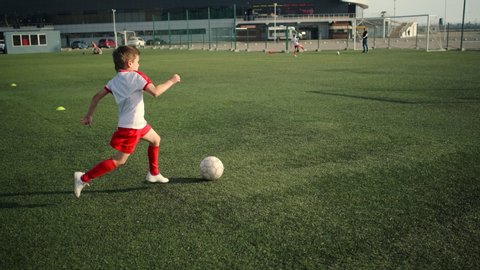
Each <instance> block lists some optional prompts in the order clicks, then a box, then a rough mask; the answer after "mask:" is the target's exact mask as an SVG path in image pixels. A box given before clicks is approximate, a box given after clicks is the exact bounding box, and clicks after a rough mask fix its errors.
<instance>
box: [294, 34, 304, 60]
mask: <svg viewBox="0 0 480 270" xmlns="http://www.w3.org/2000/svg"><path fill="white" fill-rule="evenodd" d="M292 47H293V56H295V57H296V56H297V54H298V53H299V52H300V49H302V51H305V48H304V47H303V46H302V44H300V42H299V41H298V37H297V35H296V34H293V36H292Z"/></svg>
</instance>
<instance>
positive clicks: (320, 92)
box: [307, 91, 479, 104]
mask: <svg viewBox="0 0 480 270" xmlns="http://www.w3.org/2000/svg"><path fill="white" fill-rule="evenodd" d="M307 93H314V94H321V95H328V96H337V97H348V98H356V99H365V100H373V101H382V102H390V103H398V104H442V103H444V104H449V103H452V104H453V103H479V102H478V101H477V100H478V99H476V98H472V99H466V98H458V99H461V100H463V101H410V100H401V99H392V98H379V97H367V96H358V95H348V94H341V93H331V92H322V91H307ZM467 100H471V101H467Z"/></svg>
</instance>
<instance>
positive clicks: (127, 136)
mask: <svg viewBox="0 0 480 270" xmlns="http://www.w3.org/2000/svg"><path fill="white" fill-rule="evenodd" d="M151 129H152V127H151V126H150V125H148V124H147V125H146V126H145V127H144V128H142V129H133V128H121V127H119V128H118V129H117V131H115V133H113V135H112V139H111V140H110V145H111V146H112V147H113V148H115V149H117V150H118V151H120V152H123V153H125V154H131V153H133V151H135V147H136V146H137V144H138V142H139V141H140V139H141V138H142V137H143V136H145V135H146V134H147V133H148V132H149V131H150V130H151Z"/></svg>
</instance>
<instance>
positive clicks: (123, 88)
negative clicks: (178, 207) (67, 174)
mask: <svg viewBox="0 0 480 270" xmlns="http://www.w3.org/2000/svg"><path fill="white" fill-rule="evenodd" d="M139 60H140V51H139V50H138V49H137V48H135V47H132V46H120V47H118V48H117V49H116V50H115V51H114V52H113V62H114V64H115V70H116V71H117V74H116V76H115V77H114V78H113V79H111V80H110V81H109V82H108V83H107V85H106V86H105V87H104V88H103V89H101V90H100V91H98V92H97V93H96V94H95V95H94V96H93V98H92V101H91V102H90V106H89V108H88V111H87V114H86V115H85V116H84V117H82V118H81V119H80V123H82V124H84V125H88V126H91V124H92V121H93V114H94V112H95V109H96V108H97V105H98V103H99V102H100V100H101V99H103V98H104V97H105V96H107V95H108V94H113V96H114V98H115V102H116V103H117V105H118V111H119V113H118V129H117V130H116V131H115V133H113V135H112V139H111V141H110V145H111V146H112V147H113V148H114V149H116V150H117V152H116V153H115V154H114V155H113V156H112V158H109V159H105V160H104V161H102V162H100V163H98V164H97V165H96V166H94V167H93V168H92V169H90V170H89V171H87V172H86V173H83V172H75V173H74V174H73V191H74V194H75V197H77V198H79V197H80V193H81V192H82V189H83V188H84V187H85V186H87V185H88V183H89V182H90V181H91V180H92V179H94V178H97V177H100V176H102V175H104V174H106V173H108V172H111V171H113V170H115V169H116V168H118V167H119V166H121V165H123V164H125V162H126V161H127V159H128V157H129V156H130V155H131V154H132V153H133V152H134V150H135V147H136V145H137V144H138V142H139V141H140V139H142V140H145V141H147V142H148V143H149V146H148V153H147V154H148V160H149V172H148V173H147V176H146V181H147V182H151V183H156V182H159V183H167V182H168V181H169V180H168V178H165V177H163V176H162V175H161V174H160V170H159V166H158V155H159V152H160V136H159V135H158V134H157V132H155V130H153V129H152V127H151V126H150V125H149V124H148V123H147V121H146V120H145V118H144V114H145V108H144V102H143V93H144V92H147V93H149V94H150V95H152V96H154V97H157V96H159V95H161V94H163V93H164V92H165V91H167V90H168V89H169V88H170V87H172V86H173V85H175V84H176V83H178V82H180V76H179V75H178V74H174V75H172V76H171V78H170V79H168V80H166V81H165V82H164V83H162V84H159V85H156V86H155V85H154V84H153V83H152V81H151V80H150V78H148V77H147V76H146V75H145V74H144V73H142V72H140V71H138V68H139V67H140V65H139Z"/></svg>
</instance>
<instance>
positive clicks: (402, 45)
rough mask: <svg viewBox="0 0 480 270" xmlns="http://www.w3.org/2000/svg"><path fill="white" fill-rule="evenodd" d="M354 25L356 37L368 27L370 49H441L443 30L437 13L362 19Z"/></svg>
mask: <svg viewBox="0 0 480 270" xmlns="http://www.w3.org/2000/svg"><path fill="white" fill-rule="evenodd" d="M355 25H356V27H355V29H356V33H355V35H356V36H357V37H359V36H361V34H362V33H361V32H363V30H364V29H367V30H368V33H369V35H368V36H369V46H370V47H372V48H386V49H417V50H426V51H443V50H444V40H445V32H444V31H442V29H441V28H442V25H440V20H439V18H438V16H436V15H429V14H420V15H408V16H395V17H387V16H385V17H376V18H361V19H357V21H356V24H355Z"/></svg>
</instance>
